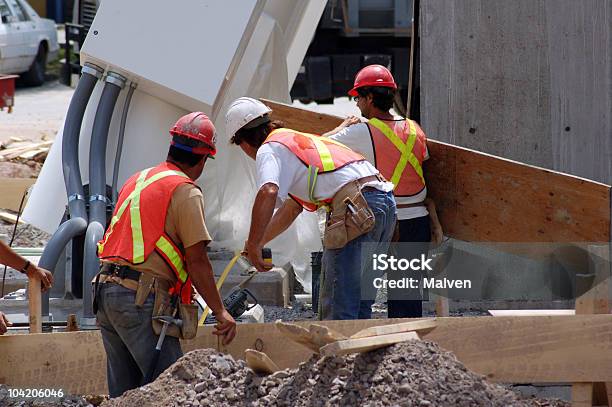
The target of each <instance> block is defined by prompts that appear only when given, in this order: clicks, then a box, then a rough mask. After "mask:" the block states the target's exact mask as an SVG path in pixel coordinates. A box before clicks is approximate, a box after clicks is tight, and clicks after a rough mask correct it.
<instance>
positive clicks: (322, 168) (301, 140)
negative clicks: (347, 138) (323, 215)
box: [264, 128, 365, 212]
mask: <svg viewBox="0 0 612 407" xmlns="http://www.w3.org/2000/svg"><path fill="white" fill-rule="evenodd" d="M265 143H279V144H282V145H284V146H285V147H287V148H288V149H289V151H291V152H292V153H293V154H295V155H296V156H297V158H299V159H300V161H302V163H304V165H305V166H307V167H308V198H309V199H310V202H308V201H304V200H302V199H300V198H298V197H297V196H295V195H292V194H289V196H291V198H293V199H294V200H295V201H296V202H298V203H299V204H300V205H302V207H303V208H304V209H306V210H307V211H310V212H313V211H316V210H317V208H319V207H321V206H327V205H329V204H331V202H332V199H325V200H323V201H317V200H316V199H315V198H314V190H315V185H316V183H317V176H318V174H322V173H327V172H332V171H335V170H337V169H340V168H342V167H344V166H345V165H348V164H350V163H354V162H357V161H364V160H365V158H364V157H363V156H362V155H361V154H358V153H356V152H354V151H353V150H351V149H350V148H348V147H347V146H345V145H344V144H342V143H339V142H337V141H335V140H331V139H328V138H327V137H321V136H316V135H314V134H308V133H300V132H299V131H295V130H291V129H284V128H282V129H276V130H274V131H272V132H271V133H270V134H269V135H268V137H267V138H266V140H265V141H264V144H265Z"/></svg>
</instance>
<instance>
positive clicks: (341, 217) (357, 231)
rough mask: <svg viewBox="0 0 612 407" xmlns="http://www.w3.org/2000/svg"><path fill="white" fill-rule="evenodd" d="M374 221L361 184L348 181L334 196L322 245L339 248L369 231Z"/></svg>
mask: <svg viewBox="0 0 612 407" xmlns="http://www.w3.org/2000/svg"><path fill="white" fill-rule="evenodd" d="M374 223H375V219H374V213H373V212H372V210H371V209H370V207H369V206H368V203H367V201H366V200H365V198H364V197H363V194H362V193H361V184H360V183H359V182H358V181H353V182H350V183H348V184H347V185H345V186H344V187H342V188H341V189H340V190H339V191H338V192H337V193H336V195H335V196H334V199H333V201H332V205H331V213H330V215H329V218H328V220H327V224H326V227H325V235H324V236H323V246H324V247H325V248H326V249H340V248H342V247H344V246H346V244H347V243H348V242H350V241H351V240H354V239H356V238H358V237H359V236H361V235H364V234H366V233H368V232H369V231H371V230H372V229H373V228H374Z"/></svg>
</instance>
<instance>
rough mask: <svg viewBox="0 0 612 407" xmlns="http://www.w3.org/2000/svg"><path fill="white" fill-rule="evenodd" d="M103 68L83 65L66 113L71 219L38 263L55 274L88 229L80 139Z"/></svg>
mask: <svg viewBox="0 0 612 407" xmlns="http://www.w3.org/2000/svg"><path fill="white" fill-rule="evenodd" d="M102 72H103V71H102V69H101V68H99V67H97V66H95V65H91V64H85V66H83V70H82V73H83V75H82V76H81V79H80V80H79V83H78V84H77V87H76V89H75V91H74V94H73V96H72V99H71V100H70V106H69V107H68V112H67V114H66V121H65V123H64V132H63V135H62V170H63V173H64V183H65V184H66V194H67V196H68V211H69V213H70V218H71V219H70V220H68V221H67V222H64V223H62V224H61V225H60V227H59V228H58V229H57V231H55V233H54V234H53V236H52V237H51V239H50V240H49V242H48V243H47V245H46V246H45V250H44V251H43V253H42V257H41V258H40V261H39V263H38V265H39V266H40V267H42V268H45V269H47V270H49V271H51V272H52V273H54V272H55V267H56V266H57V261H58V259H59V258H60V256H61V254H62V250H64V248H65V247H66V245H67V244H68V243H69V242H70V241H71V240H72V239H73V238H74V237H75V236H78V235H80V234H82V233H84V232H85V230H86V229H87V210H86V208H85V196H84V192H83V183H82V181H81V168H80V165H79V138H80V134H81V125H82V124H83V116H84V115H85V109H86V108H87V104H88V103H89V99H90V98H91V94H92V93H93V90H94V87H95V85H96V82H97V81H98V79H100V78H101V77H102ZM42 315H43V316H47V315H49V293H48V292H47V293H45V294H43V298H42Z"/></svg>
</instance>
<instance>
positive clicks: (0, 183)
mask: <svg viewBox="0 0 612 407" xmlns="http://www.w3.org/2000/svg"><path fill="white" fill-rule="evenodd" d="M35 182H36V179H34V178H6V177H0V209H10V210H12V211H15V212H17V211H18V210H19V204H20V203H21V198H22V197H23V194H24V193H25V192H26V191H27V190H28V188H30V187H31V186H32V185H34V183H35Z"/></svg>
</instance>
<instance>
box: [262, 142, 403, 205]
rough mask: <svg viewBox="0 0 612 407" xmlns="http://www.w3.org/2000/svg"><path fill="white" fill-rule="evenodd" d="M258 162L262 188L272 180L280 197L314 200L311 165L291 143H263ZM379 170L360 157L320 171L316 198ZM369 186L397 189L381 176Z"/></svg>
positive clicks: (380, 188) (315, 192) (323, 197)
mask: <svg viewBox="0 0 612 407" xmlns="http://www.w3.org/2000/svg"><path fill="white" fill-rule="evenodd" d="M255 165H256V167H257V186H258V188H261V186H262V185H265V184H267V183H272V184H275V185H277V186H278V198H279V199H280V200H281V201H284V200H285V199H287V197H288V196H289V194H292V195H294V196H296V197H298V198H300V199H301V200H304V201H306V202H310V199H309V198H308V167H306V166H305V165H304V163H302V161H300V159H299V158H298V157H297V156H296V155H295V154H293V153H292V152H291V151H290V150H289V149H288V148H287V147H285V146H284V145H282V144H280V143H274V142H272V143H266V144H264V145H262V146H261V147H260V148H259V150H257V157H256V160H255ZM376 174H378V170H377V169H376V168H374V166H373V165H372V164H370V163H369V162H368V161H358V162H355V163H351V164H348V165H345V166H344V167H342V168H340V169H338V170H335V171H333V172H329V173H323V174H319V175H318V176H317V182H316V184H315V189H314V198H315V199H316V200H318V201H321V200H324V199H331V198H333V197H334V195H335V194H336V192H338V190H339V189H340V188H342V186H344V185H346V184H347V183H349V182H351V181H353V180H356V179H360V178H364V177H368V176H370V175H376ZM365 186H371V187H374V188H376V189H378V190H380V191H384V192H389V191H392V190H393V184H392V183H390V182H381V181H378V180H376V181H372V182H368V183H367V184H365Z"/></svg>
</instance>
